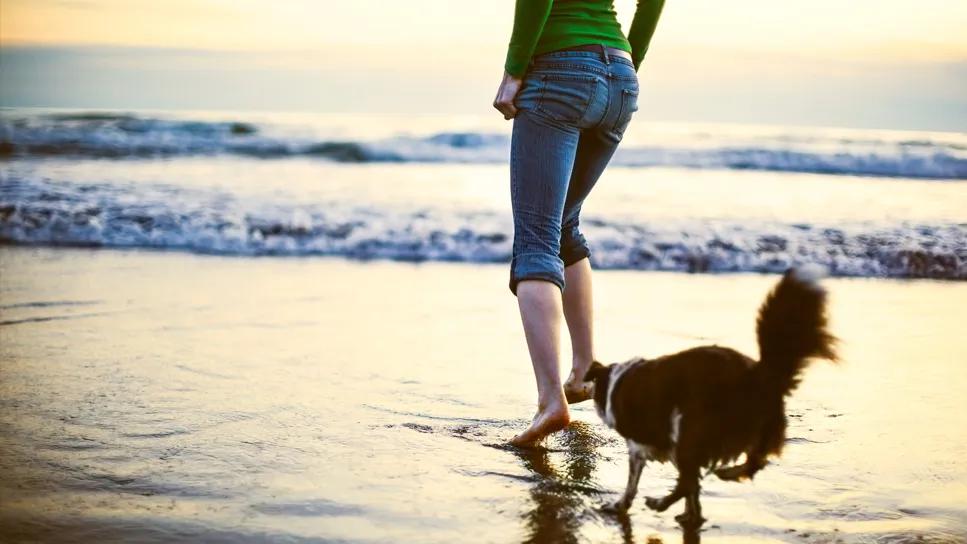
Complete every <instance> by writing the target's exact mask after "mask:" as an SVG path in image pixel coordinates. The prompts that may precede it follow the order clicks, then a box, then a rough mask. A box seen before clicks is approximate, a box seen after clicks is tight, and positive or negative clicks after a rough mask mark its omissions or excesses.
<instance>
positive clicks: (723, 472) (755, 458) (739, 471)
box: [715, 453, 769, 482]
mask: <svg viewBox="0 0 967 544" xmlns="http://www.w3.org/2000/svg"><path fill="white" fill-rule="evenodd" d="M747 455H748V456H749V458H748V459H747V460H746V462H744V463H742V464H741V465H734V466H731V467H722V468H719V469H716V470H715V475H716V476H718V478H719V479H720V480H725V481H727V482H740V481H742V480H744V479H746V478H748V479H750V480H751V479H752V478H753V477H754V476H755V474H756V473H757V472H759V471H760V470H762V469H763V468H764V467H765V466H766V465H767V464H769V462H768V461H766V460H765V459H764V458H762V457H761V456H760V455H759V454H758V453H749V454H747Z"/></svg>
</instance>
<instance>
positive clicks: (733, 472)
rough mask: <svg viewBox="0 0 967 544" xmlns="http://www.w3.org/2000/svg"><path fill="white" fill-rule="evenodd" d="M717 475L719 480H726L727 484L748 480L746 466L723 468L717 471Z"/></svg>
mask: <svg viewBox="0 0 967 544" xmlns="http://www.w3.org/2000/svg"><path fill="white" fill-rule="evenodd" d="M715 475H716V476H718V478H719V480H725V481H726V482H740V481H742V480H743V479H745V478H748V475H747V474H746V467H745V465H737V466H734V467H722V468H720V469H716V470H715Z"/></svg>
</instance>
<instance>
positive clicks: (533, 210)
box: [510, 46, 639, 295]
mask: <svg viewBox="0 0 967 544" xmlns="http://www.w3.org/2000/svg"><path fill="white" fill-rule="evenodd" d="M605 51H606V50H605V49H604V47H603V46H602V50H601V52H596V51H575V50H570V51H569V50H559V51H552V52H550V53H544V54H541V55H536V56H534V57H533V58H532V59H531V62H530V65H529V66H528V69H527V72H526V73H525V74H524V78H523V85H522V86H521V88H520V90H519V91H518V93H517V96H516V97H515V98H514V105H515V106H516V107H517V110H518V111H517V115H516V116H515V117H514V121H513V131H512V134H511V148H510V199H511V206H512V209H513V218H514V243H513V258H512V260H511V265H510V291H511V292H512V293H513V294H514V295H516V294H517V284H518V283H519V282H520V281H521V280H530V279H537V280H544V281H549V282H552V283H554V284H555V285H557V286H558V287H559V288H560V289H561V291H562V292H563V290H564V268H565V267H567V266H570V265H572V264H574V263H576V262H578V261H580V260H581V259H584V258H586V257H589V256H590V255H591V252H590V250H589V249H588V244H587V241H586V240H585V238H584V235H582V234H581V230H580V214H581V205H582V204H583V203H584V199H585V198H586V197H587V196H588V194H589V193H590V192H591V189H592V188H593V187H594V184H595V182H597V180H598V178H599V177H600V176H601V173H602V172H603V171H604V168H605V166H607V165H608V161H610V160H611V156H612V155H613V154H614V152H615V149H617V147H618V143H619V142H620V141H621V138H622V135H623V134H624V131H625V129H626V128H627V126H628V123H629V122H630V121H631V118H632V115H633V114H634V112H635V111H637V109H638V91H639V89H638V75H637V73H636V71H635V68H634V64H632V62H631V61H630V60H628V59H626V58H624V57H621V56H618V55H609V54H606V53H605Z"/></svg>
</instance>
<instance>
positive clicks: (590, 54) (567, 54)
mask: <svg viewBox="0 0 967 544" xmlns="http://www.w3.org/2000/svg"><path fill="white" fill-rule="evenodd" d="M604 57H605V55H603V54H602V52H598V51H549V52H547V53H541V54H538V55H534V56H533V57H531V63H537V62H541V61H548V60H555V59H561V60H564V59H596V60H598V61H601V62H604V63H605V64H607V63H611V62H620V63H622V64H627V65H628V66H634V63H633V62H631V61H630V60H628V59H627V58H625V57H622V56H620V55H611V54H609V55H607V60H605V58H604Z"/></svg>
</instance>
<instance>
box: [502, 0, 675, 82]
mask: <svg viewBox="0 0 967 544" xmlns="http://www.w3.org/2000/svg"><path fill="white" fill-rule="evenodd" d="M664 5H665V0H638V6H637V9H636V10H635V17H634V19H632V21H631V28H629V29H628V36H627V37H625V35H624V32H622V30H621V25H620V24H618V19H617V14H616V13H615V11H614V0H517V5H516V7H515V9H514V29H513V32H512V33H511V36H510V46H509V47H508V49H507V59H506V61H505V63H504V69H505V70H507V73H509V74H510V75H512V76H516V77H521V76H523V75H524V72H526V71H527V65H528V63H529V62H530V59H531V57H532V56H533V55H539V54H541V53H546V52H548V51H554V50H556V49H563V48H565V47H571V46H575V45H584V44H589V43H590V44H598V43H603V44H604V45H607V46H611V47H617V48H618V49H623V50H625V51H627V52H629V53H631V58H632V61H633V62H634V64H635V70H637V69H638V67H639V66H640V65H641V61H642V59H644V58H645V53H646V52H647V51H648V44H649V43H650V42H651V37H652V35H653V34H654V33H655V26H657V24H658V17H659V16H660V15H661V10H662V7H664Z"/></svg>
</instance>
